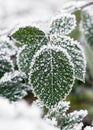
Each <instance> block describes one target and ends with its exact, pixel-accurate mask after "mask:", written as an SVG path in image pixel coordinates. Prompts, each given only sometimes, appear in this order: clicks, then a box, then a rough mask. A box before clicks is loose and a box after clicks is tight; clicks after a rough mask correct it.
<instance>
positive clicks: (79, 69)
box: [51, 36, 86, 82]
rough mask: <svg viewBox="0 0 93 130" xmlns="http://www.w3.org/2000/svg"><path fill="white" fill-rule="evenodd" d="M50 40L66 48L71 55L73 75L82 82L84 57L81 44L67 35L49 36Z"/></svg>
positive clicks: (84, 69) (84, 65)
mask: <svg viewBox="0 0 93 130" xmlns="http://www.w3.org/2000/svg"><path fill="white" fill-rule="evenodd" d="M51 42H52V44H54V45H57V46H61V47H62V48H64V49H66V50H67V52H68V54H69V55H70V56H71V61H72V62H73V63H74V67H75V77H76V78H77V79H79V80H81V81H83V82H84V81H85V72H86V58H85V54H84V51H83V48H82V46H81V45H80V44H79V43H78V42H77V41H74V40H73V39H71V38H70V37H68V36H53V37H51Z"/></svg>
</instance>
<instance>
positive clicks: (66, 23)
mask: <svg viewBox="0 0 93 130" xmlns="http://www.w3.org/2000/svg"><path fill="white" fill-rule="evenodd" d="M75 26H76V19H75V16H74V15H71V14H63V15H58V16H56V17H55V18H54V19H53V21H52V23H51V25H50V34H52V35H53V34H56V35H66V34H69V33H70V32H71V31H72V30H74V29H75Z"/></svg>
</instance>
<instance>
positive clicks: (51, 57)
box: [29, 44, 75, 107]
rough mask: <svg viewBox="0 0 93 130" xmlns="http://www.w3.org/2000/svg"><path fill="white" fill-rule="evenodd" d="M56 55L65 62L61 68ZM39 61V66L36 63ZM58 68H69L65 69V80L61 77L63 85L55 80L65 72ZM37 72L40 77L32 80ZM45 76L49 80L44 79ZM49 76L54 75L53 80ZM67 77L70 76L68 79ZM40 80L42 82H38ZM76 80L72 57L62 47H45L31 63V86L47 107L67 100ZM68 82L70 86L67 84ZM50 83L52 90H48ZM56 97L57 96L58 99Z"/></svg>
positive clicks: (36, 54)
mask: <svg viewBox="0 0 93 130" xmlns="http://www.w3.org/2000/svg"><path fill="white" fill-rule="evenodd" d="M52 51H54V52H53V53H54V54H52ZM44 53H45V54H44ZM56 54H57V55H58V59H59V58H60V60H61V62H63V66H61V65H60V64H59V63H58V61H56V60H58V59H57V58H55V55H56ZM61 54H62V55H61ZM60 55H61V56H60ZM39 57H41V59H39V60H38V58H39ZM42 57H43V58H42ZM64 59H66V60H67V61H64ZM37 61H39V64H38V63H36V62H37ZM46 61H47V63H46ZM65 64H66V66H65ZM35 65H36V67H35ZM58 66H61V67H63V68H64V67H67V68H64V70H65V74H66V75H65V74H64V77H63V78H62V77H59V78H60V80H62V81H63V82H62V83H63V84H61V82H60V81H59V79H58V78H57V79H56V78H55V76H56V77H57V76H58V75H59V74H60V73H62V72H63V70H60V69H59V67H58ZM34 67H35V68H34ZM41 67H42V68H43V69H44V70H43V71H42V70H41ZM55 67H56V71H55V72H54V69H55ZM36 71H37V75H38V76H35V79H34V80H32V79H33V76H34V72H36ZM63 73H64V72H63ZM69 73H70V76H69ZM45 74H46V77H47V78H46V77H44V76H45ZM49 75H52V76H51V78H50V76H49ZM67 75H68V78H66V76H67ZM53 76H54V78H55V82H54V81H53V80H54V79H53ZM62 76H63V75H62ZM40 77H41V78H40ZM39 78H40V80H38V79H39ZM50 80H51V83H50ZM74 80H75V73H74V66H73V63H72V62H71V57H70V56H69V55H68V53H67V52H66V50H65V49H63V48H61V47H60V46H55V45H51V44H49V45H47V46H46V45H44V46H42V47H41V49H40V50H38V51H37V52H36V53H35V55H34V56H33V59H32V61H31V66H30V74H29V84H31V86H32V89H33V92H34V94H35V95H36V96H37V97H38V98H39V99H40V100H42V101H43V103H44V104H45V105H46V106H47V107H53V105H54V106H55V105H56V104H58V102H59V100H61V99H62V100H63V99H65V98H66V97H67V95H68V94H69V93H70V91H71V89H72V86H73V84H74ZM68 82H69V84H67V83H68ZM34 83H35V85H34ZM49 83H50V84H51V90H50V89H49V88H48V87H49V85H48V84H49ZM42 84H43V87H42ZM55 84H56V85H55ZM64 84H65V85H66V86H67V88H65V85H64ZM47 85H48V86H47ZM44 86H45V87H44ZM40 87H41V88H40ZM44 88H47V89H45V90H44ZM39 90H40V91H39ZM60 91H61V92H60ZM37 93H38V94H37ZM49 94H50V96H49ZM54 95H56V99H55V96H54ZM42 97H44V98H42Z"/></svg>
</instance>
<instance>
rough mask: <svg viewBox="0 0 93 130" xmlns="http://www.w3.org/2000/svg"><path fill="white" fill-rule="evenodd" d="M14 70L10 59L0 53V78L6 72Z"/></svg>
mask: <svg viewBox="0 0 93 130" xmlns="http://www.w3.org/2000/svg"><path fill="white" fill-rule="evenodd" d="M13 70H14V65H13V62H12V60H11V59H10V58H9V57H8V56H5V55H2V54H0V78H1V77H2V76H3V75H4V73H6V72H11V71H13Z"/></svg>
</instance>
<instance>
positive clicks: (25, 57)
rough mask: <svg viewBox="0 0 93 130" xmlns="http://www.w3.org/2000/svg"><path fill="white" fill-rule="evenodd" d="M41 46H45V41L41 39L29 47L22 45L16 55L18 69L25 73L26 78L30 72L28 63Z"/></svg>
mask: <svg viewBox="0 0 93 130" xmlns="http://www.w3.org/2000/svg"><path fill="white" fill-rule="evenodd" d="M42 45H47V39H46V38H44V39H41V40H40V41H39V42H35V43H34V44H31V45H24V46H23V47H22V48H21V49H20V50H19V51H18V55H17V64H18V68H19V69H20V70H21V71H22V72H25V73H26V75H27V76H28V73H29V72H30V70H29V69H30V63H31V60H32V58H33V55H34V54H35V52H37V51H38V50H39V49H40V47H41V46H42Z"/></svg>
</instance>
